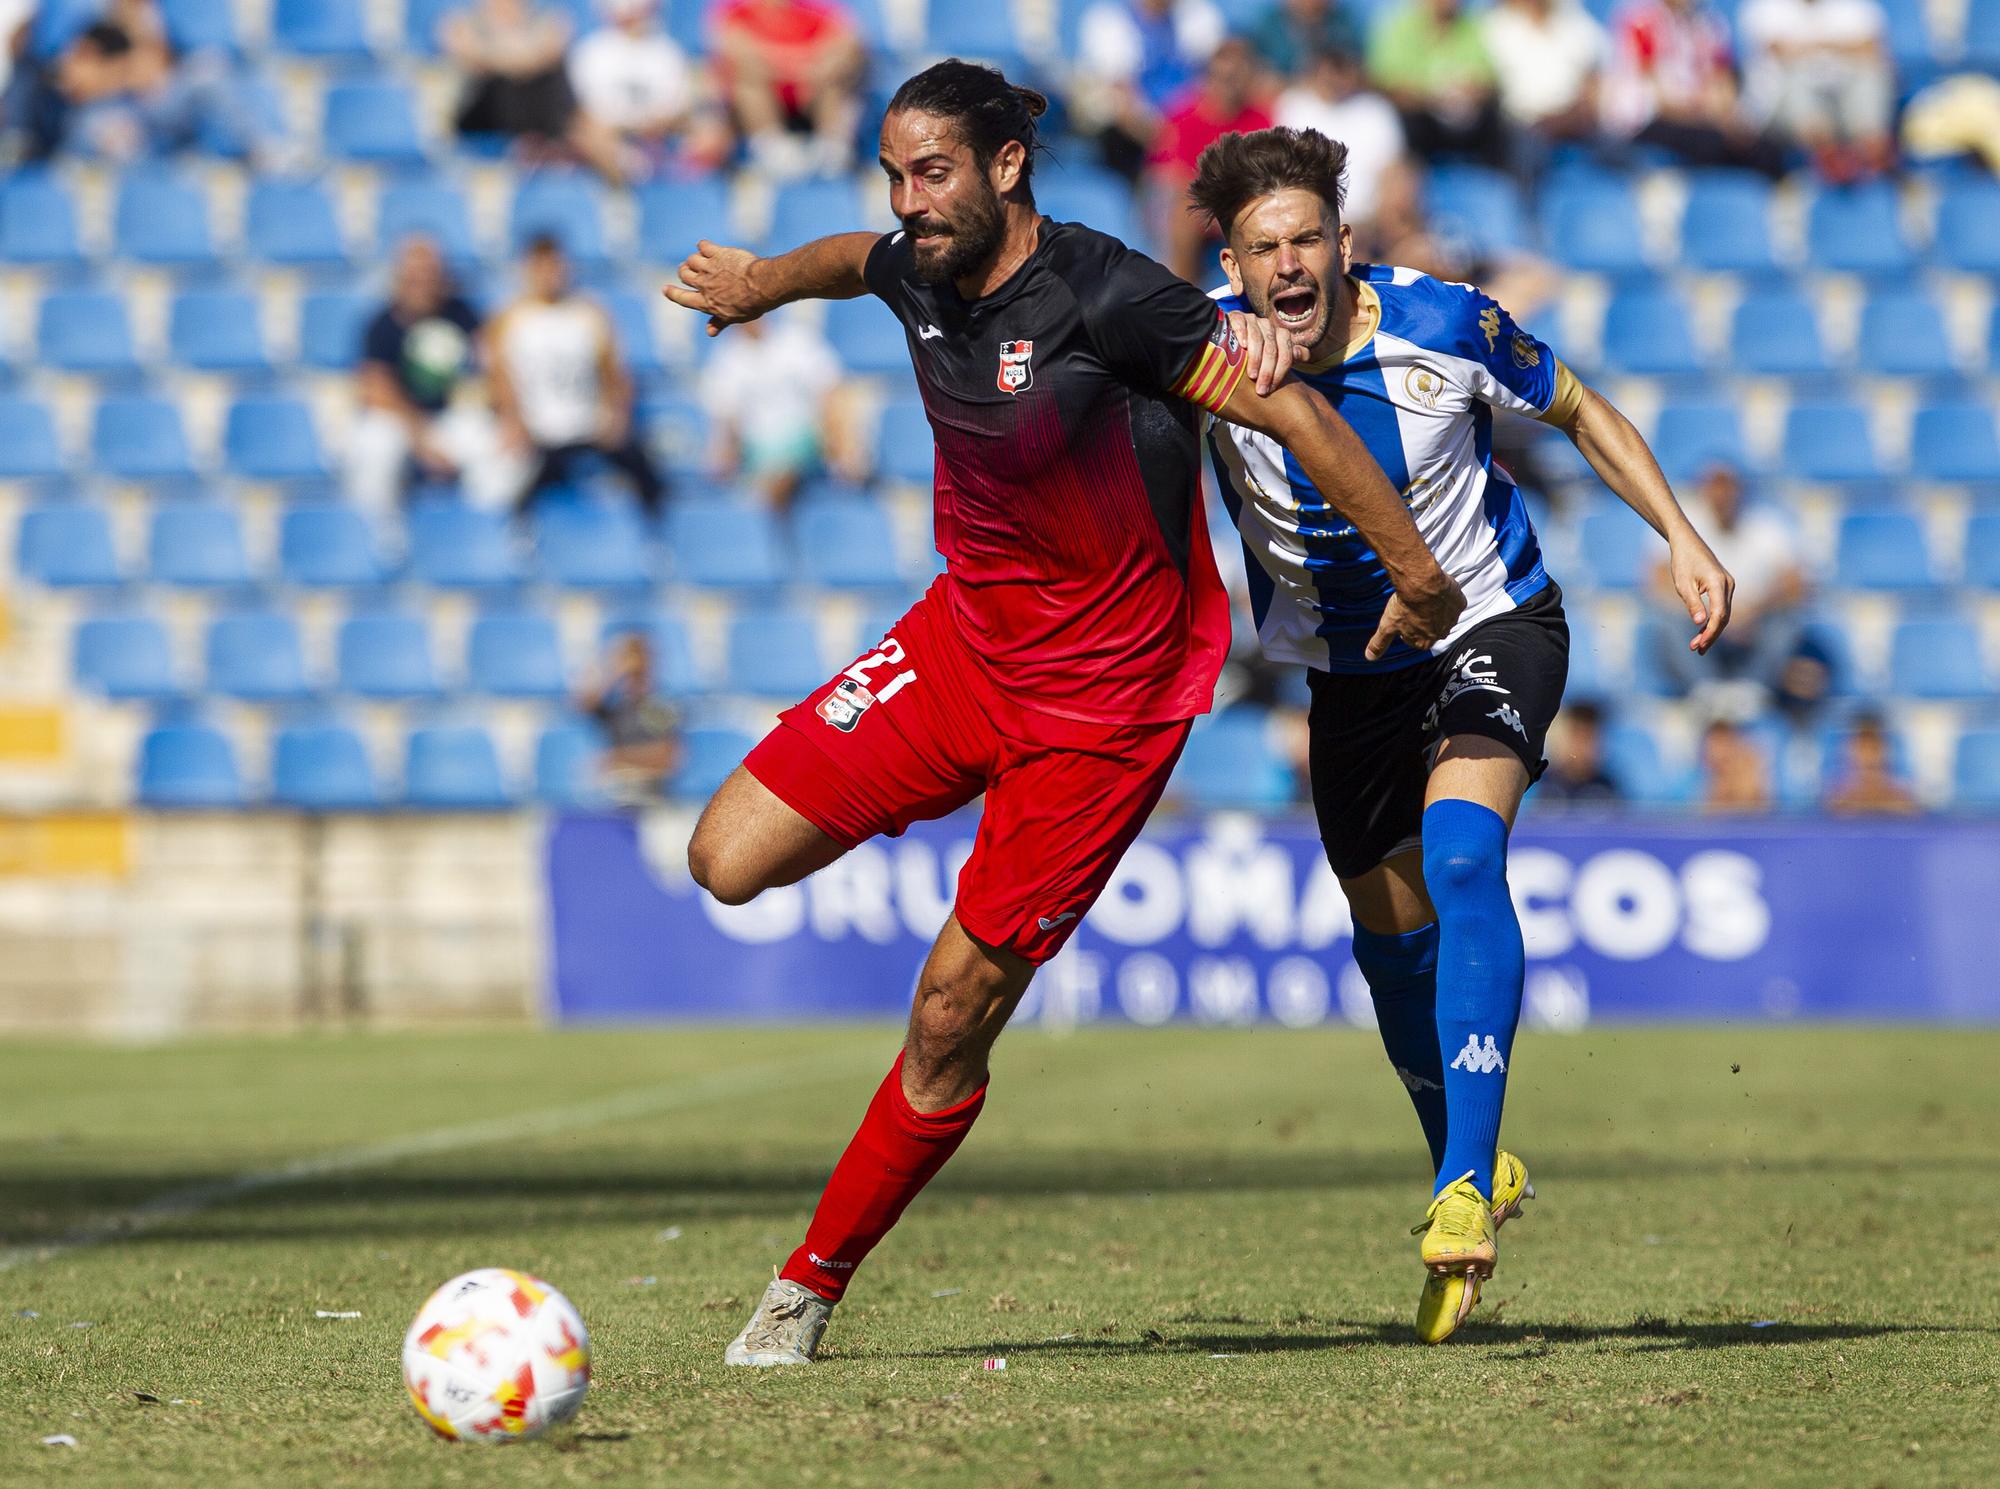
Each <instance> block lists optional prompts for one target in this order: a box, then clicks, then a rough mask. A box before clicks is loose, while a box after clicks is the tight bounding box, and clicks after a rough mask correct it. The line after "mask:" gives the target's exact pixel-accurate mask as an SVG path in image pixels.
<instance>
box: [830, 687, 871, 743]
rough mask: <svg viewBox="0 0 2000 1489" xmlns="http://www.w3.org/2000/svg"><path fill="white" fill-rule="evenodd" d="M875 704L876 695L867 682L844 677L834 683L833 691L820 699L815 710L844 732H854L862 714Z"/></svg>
mask: <svg viewBox="0 0 2000 1489" xmlns="http://www.w3.org/2000/svg"><path fill="white" fill-rule="evenodd" d="M874 705H875V695H874V694H873V693H871V692H869V691H868V689H867V687H866V685H865V684H862V683H858V682H856V681H855V680H854V679H853V678H851V677H843V678H842V679H841V680H840V681H839V682H837V683H835V684H834V685H833V691H832V692H831V693H828V694H827V695H826V696H825V697H824V698H822V699H820V700H819V707H818V709H816V710H815V712H817V713H818V714H819V716H820V717H821V718H822V719H825V720H826V721H827V723H829V724H831V725H833V727H834V728H836V729H838V730H839V731H840V732H841V733H842V734H852V733H853V732H854V726H855V725H856V724H858V723H860V722H861V716H862V715H863V714H865V713H866V712H868V710H869V709H870V708H872V707H874Z"/></svg>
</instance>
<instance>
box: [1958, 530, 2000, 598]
mask: <svg viewBox="0 0 2000 1489" xmlns="http://www.w3.org/2000/svg"><path fill="white" fill-rule="evenodd" d="M1965 582H1966V583H1967V584H1976V585H1979V586H1981V587H1983V588H1986V589H1991V590H2000V512H1978V513H1975V514H1974V515H1973V518H1972V520H1971V521H1970V522H1968V523H1966V524H1965Z"/></svg>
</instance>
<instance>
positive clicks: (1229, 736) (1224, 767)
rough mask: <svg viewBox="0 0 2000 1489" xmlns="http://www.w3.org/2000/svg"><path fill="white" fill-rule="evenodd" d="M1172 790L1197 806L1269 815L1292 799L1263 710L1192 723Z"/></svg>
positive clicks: (1243, 710)
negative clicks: (1266, 813) (1192, 726)
mask: <svg viewBox="0 0 2000 1489" xmlns="http://www.w3.org/2000/svg"><path fill="white" fill-rule="evenodd" d="M1172 789H1173V790H1174V791H1175V792H1176V793H1177V794H1179V795H1182V796H1185V797H1186V798H1188V799H1189V800H1190V801H1191V802H1193V803H1194V804H1195V805H1196V806H1200V807H1208V808H1238V809H1243V810H1248V811H1270V810H1273V809H1275V808H1277V807H1280V806H1283V805H1284V804H1285V803H1286V802H1288V801H1290V800H1291V799H1292V772H1291V771H1290V770H1289V769H1288V768H1287V767H1286V765H1285V763H1284V761H1283V760H1281V759H1279V758H1278V754H1277V752H1276V751H1275V750H1273V749H1272V748H1271V739H1270V721H1269V720H1268V719H1267V718H1266V717H1265V715H1264V711H1263V710H1262V709H1258V708H1232V709H1230V710H1229V711H1228V712H1226V713H1222V714H1218V715H1216V716H1215V717H1214V718H1212V719H1207V720H1198V721H1197V722H1196V725H1195V728H1194V732H1193V733H1191V734H1189V735H1188V742H1187V748H1186V749H1185V750H1183V751H1182V753H1181V759H1180V764H1179V766H1178V767H1177V768H1176V769H1175V771H1174V784H1173V788H1172Z"/></svg>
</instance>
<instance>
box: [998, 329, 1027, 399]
mask: <svg viewBox="0 0 2000 1489" xmlns="http://www.w3.org/2000/svg"><path fill="white" fill-rule="evenodd" d="M1034 354H1035V344H1034V342H1032V341H1003V342H1001V343H1000V376H999V378H998V379H997V380H996V381H997V384H998V386H999V389H1000V391H1001V392H1002V393H1021V392H1025V391H1026V390H1028V389H1029V388H1032V387H1033V386H1034V385H1035V370H1034V368H1033V367H1031V366H1029V365H1028V359H1029V358H1030V357H1032V356H1034Z"/></svg>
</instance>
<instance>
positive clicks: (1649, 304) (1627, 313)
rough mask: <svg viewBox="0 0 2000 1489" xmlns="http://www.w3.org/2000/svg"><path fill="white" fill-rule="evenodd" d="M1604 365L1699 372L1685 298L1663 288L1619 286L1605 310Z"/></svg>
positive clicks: (1645, 371)
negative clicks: (1626, 287)
mask: <svg viewBox="0 0 2000 1489" xmlns="http://www.w3.org/2000/svg"><path fill="white" fill-rule="evenodd" d="M1604 365H1605V366H1606V367H1608V368H1610V369H1612V370H1613V371H1616V372H1627V373H1637V374H1640V375H1643V376H1654V377H1660V376H1687V375H1690V374H1693V373H1698V372H1700V371H1701V365H1702V364H1701V353H1700V351H1699V350H1698V349H1697V348H1696V347H1695V343H1694V330H1693V318H1692V313H1691V312H1690V311H1689V309H1688V307H1687V304H1686V302H1685V301H1683V300H1682V299H1681V297H1680V296H1679V295H1677V294H1675V293H1674V292H1673V291H1672V290H1670V289H1667V288H1664V287H1655V286H1647V287H1644V288H1635V289H1627V290H1621V291H1619V292H1618V293H1617V294H1616V295H1614V296H1613V297H1612V299H1611V303H1610V305H1609V306H1607V307H1606V308H1605V312H1604Z"/></svg>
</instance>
